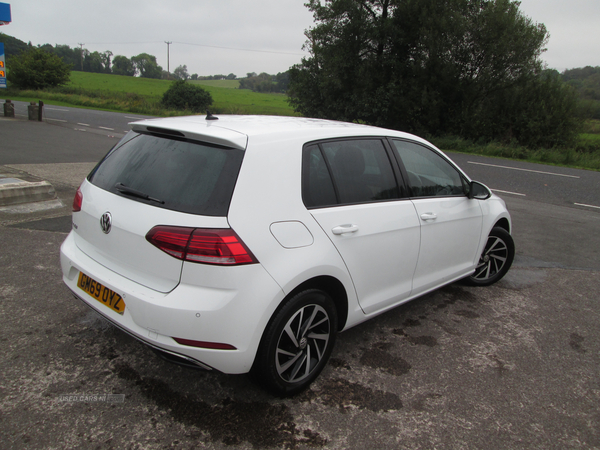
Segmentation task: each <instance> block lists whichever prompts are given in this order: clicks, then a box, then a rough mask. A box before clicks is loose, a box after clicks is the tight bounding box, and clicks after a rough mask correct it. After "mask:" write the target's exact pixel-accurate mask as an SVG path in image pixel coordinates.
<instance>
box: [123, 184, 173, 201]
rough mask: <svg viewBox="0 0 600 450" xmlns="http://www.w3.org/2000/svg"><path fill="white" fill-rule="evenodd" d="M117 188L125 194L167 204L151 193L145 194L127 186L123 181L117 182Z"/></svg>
mask: <svg viewBox="0 0 600 450" xmlns="http://www.w3.org/2000/svg"><path fill="white" fill-rule="evenodd" d="M115 188H116V189H117V191H119V192H122V193H123V194H127V195H131V196H132V197H137V198H142V199H144V200H150V201H153V202H156V203H160V204H161V205H164V204H165V202H163V201H162V200H159V199H157V198H154V197H150V196H149V195H147V194H144V193H143V192H141V191H138V190H136V189H133V188H130V187H129V186H125V185H124V184H123V183H117V184H115Z"/></svg>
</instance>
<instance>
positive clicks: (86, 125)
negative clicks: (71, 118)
mask: <svg viewBox="0 0 600 450" xmlns="http://www.w3.org/2000/svg"><path fill="white" fill-rule="evenodd" d="M77 125H81V126H84V127H89V126H90V124H89V123H79V122H77Z"/></svg>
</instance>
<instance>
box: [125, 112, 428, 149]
mask: <svg viewBox="0 0 600 450" xmlns="http://www.w3.org/2000/svg"><path fill="white" fill-rule="evenodd" d="M131 127H132V130H133V131H138V132H139V131H141V132H144V131H146V132H147V131H150V132H158V133H161V134H167V135H173V136H180V137H186V138H189V139H195V140H201V141H204V142H209V143H213V144H218V145H223V146H227V147H233V148H238V149H242V150H244V149H246V147H247V145H248V142H249V141H250V140H258V141H262V140H269V141H279V140H287V141H289V140H301V141H303V142H309V141H313V140H317V139H328V138H336V137H352V136H390V137H391V136H394V137H400V138H408V139H412V140H417V141H420V142H423V143H427V142H426V141H424V140H422V139H420V138H418V137H416V136H413V135H410V134H408V133H403V132H400V131H395V130H388V129H384V128H378V127H373V126H369V125H361V124H356V123H348V122H338V121H334V120H324V119H310V118H306V117H290V116H256V115H254V116H253V115H247V116H242V115H227V114H223V115H219V116H218V119H215V120H208V119H207V118H206V116H204V115H201V116H200V115H198V116H184V117H169V118H160V119H147V120H142V121H139V122H133V123H131ZM427 144H428V143H427ZM429 145H431V144H429Z"/></svg>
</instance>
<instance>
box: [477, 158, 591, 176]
mask: <svg viewBox="0 0 600 450" xmlns="http://www.w3.org/2000/svg"><path fill="white" fill-rule="evenodd" d="M467 162H468V163H469V164H477V165H479V166H488V167H498V168H500V169H512V170H521V171H523V172H533V173H543V174H544V175H556V176H557V177H567V178H579V177H577V176H575V175H565V174H563V173H553V172H542V171H541V170H529V169H520V168H518V167H507V166H497V165H496V164H485V163H480V162H475V161H467Z"/></svg>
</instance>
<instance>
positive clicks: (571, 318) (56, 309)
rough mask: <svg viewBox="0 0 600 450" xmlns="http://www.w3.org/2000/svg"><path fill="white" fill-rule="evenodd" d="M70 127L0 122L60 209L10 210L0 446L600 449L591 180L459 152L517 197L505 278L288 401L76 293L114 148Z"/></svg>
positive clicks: (352, 353) (14, 170) (344, 351)
mask: <svg viewBox="0 0 600 450" xmlns="http://www.w3.org/2000/svg"><path fill="white" fill-rule="evenodd" d="M82 123H84V122H82ZM85 123H87V122H85ZM90 125H91V124H90ZM75 128H76V127H73V126H65V125H50V124H48V123H35V122H23V121H20V120H2V119H0V138H1V139H2V141H3V142H2V145H1V146H0V172H1V173H11V174H14V175H19V176H23V177H31V178H32V179H35V178H36V177H40V178H43V179H47V180H48V181H50V182H52V183H53V185H54V186H55V188H56V189H57V192H58V193H59V196H60V198H61V199H62V200H63V203H64V206H63V207H60V208H56V209H52V210H42V211H31V212H28V211H0V249H1V251H0V329H1V330H2V333H1V334H0V341H1V342H2V345H1V346H0V447H1V448H3V449H4V448H7V449H12V448H14V449H22V448H32V449H33V448H36V449H37V448H82V447H94V448H144V449H146V448H148V449H159V448H160V449H162V448H167V447H168V448H194V447H201V448H214V449H226V448H227V449H230V448H235V449H238V448H294V449H295V448H302V449H303V448H311V449H314V448H317V449H320V448H325V449H330V448H331V449H342V448H344V449H346V448H356V449H364V448H366V449H380V448H399V449H422V448H452V449H454V448H456V449H459V448H460V449H479V448H484V447H485V448H499V449H500V448H502V449H522V448H540V449H541V448H543V449H551V448H557V449H558V448H560V449H563V448H581V449H589V448H600V408H599V405H600V330H599V329H598V323H600V309H599V308H598V298H600V262H599V261H600V255H599V251H600V231H599V230H600V226H599V225H600V222H599V221H600V210H599V209H597V208H595V207H594V206H598V204H599V203H598V197H597V186H598V185H597V183H598V177H597V174H596V173H593V172H586V171H572V170H570V169H563V168H554V167H547V166H539V165H531V166H530V165H527V164H522V163H520V162H512V161H502V160H495V159H492V158H479V157H473V156H468V155H458V156H456V155H451V156H452V157H453V158H455V159H456V160H457V161H458V163H459V164H460V165H461V166H462V167H463V168H464V169H465V170H466V171H467V172H468V173H469V174H471V175H472V176H473V178H476V179H478V180H480V181H482V182H484V183H486V184H488V185H489V186H490V187H491V188H493V189H496V190H497V192H498V193H499V195H501V196H502V197H503V198H504V199H505V200H506V201H507V204H508V207H509V210H510V211H511V214H512V217H513V222H514V237H515V241H516V243H517V258H516V261H515V264H514V266H513V268H512V269H511V271H510V272H509V274H508V275H507V276H506V277H505V278H504V279H503V280H502V281H500V282H499V283H498V284H496V285H494V286H492V287H489V288H471V287H466V286H462V285H460V284H454V285H451V286H447V287H445V288H443V289H440V290H438V291H436V292H434V293H432V294H429V295H426V296H424V297H422V298H420V299H418V300H415V301H413V302H411V303H409V304H407V305H404V306H401V307H399V308H396V309H394V310H392V311H390V312H388V313H386V314H383V315H381V316H379V317H377V318H375V319H373V320H371V321H369V322H367V323H364V324H362V325H360V326H357V327H355V328H353V329H351V330H348V331H347V332H344V333H342V334H341V335H340V336H339V338H338V341H337V344H336V348H335V349H334V353H333V356H332V360H331V363H330V364H329V366H328V367H327V368H326V369H325V371H324V372H323V374H322V375H321V377H320V378H319V379H318V380H317V382H316V383H315V384H314V385H313V386H312V387H311V388H310V389H309V390H308V391H307V392H305V393H303V394H301V395H299V396H297V397H295V398H292V399H286V400H282V399H276V398H273V397H270V396H269V395H267V394H265V393H264V392H263V391H261V390H260V389H258V388H256V387H255V386H254V385H253V384H252V383H251V382H249V381H248V379H247V378H246V377H244V376H227V375H222V374H218V373H214V372H204V371H198V370H192V369H186V368H182V367H179V366H174V365H172V364H170V363H167V362H165V361H162V360H161V359H159V358H157V356H156V355H154V354H153V353H152V352H151V351H150V350H149V349H148V348H146V347H145V346H143V345H142V344H139V343H138V342H137V341H135V340H133V339H131V338H129V337H128V336H127V335H125V334H123V333H122V332H120V331H118V330H116V329H114V328H113V327H112V326H110V325H109V324H107V323H106V322H105V321H104V320H102V319H101V318H99V317H98V316H97V315H96V314H95V313H93V312H91V311H90V310H89V309H87V308H86V307H85V306H84V305H83V304H81V303H80V302H78V301H76V300H75V299H73V297H72V296H71V295H70V294H69V293H68V291H67V289H66V288H65V287H64V286H63V285H62V281H61V273H60V267H59V264H58V248H59V245H60V243H61V242H62V241H63V240H64V238H65V236H66V231H67V230H68V229H69V226H70V218H69V214H70V212H69V210H70V203H71V200H72V198H73V194H74V191H75V189H76V187H77V185H78V184H79V182H80V180H81V179H82V178H83V177H84V176H85V174H86V173H87V172H88V171H89V170H90V169H91V167H93V165H94V163H95V162H96V161H97V160H98V159H99V158H101V157H102V156H103V155H104V154H105V153H106V151H107V150H108V149H109V148H110V147H111V146H112V145H114V143H115V142H116V139H117V138H116V137H110V136H113V135H111V134H109V133H105V134H102V132H93V133H92V132H90V131H85V132H84V131H78V130H76V129H75ZM106 131H107V130H106ZM123 131H124V130H123ZM463 157H464V158H465V160H462V159H460V158H463ZM469 161H471V162H479V163H482V162H483V163H484V164H488V165H486V166H483V165H480V164H472V163H471V162H469ZM499 165H500V166H513V167H517V168H524V169H528V170H529V169H531V167H533V168H534V169H536V170H539V171H542V172H560V173H563V174H567V175H574V176H578V177H579V178H572V179H571V178H568V177H564V178H566V179H563V177H558V176H557V178H552V177H554V176H553V175H546V174H541V173H536V172H526V171H520V170H519V171H514V172H513V171H512V170H513V169H504V168H499V167H495V166H499ZM545 184H548V186H544V185H545ZM546 187H548V188H549V189H545V188H546ZM499 191H505V192H499ZM590 191H591V192H590ZM508 192H512V193H510V194H509V193H508ZM517 194H520V195H517ZM523 194H524V195H523ZM594 195H595V196H594ZM575 203H581V204H589V205H590V206H578V205H575ZM108 394H111V395H112V397H110V398H108V397H106V396H107V395H108Z"/></svg>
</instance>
